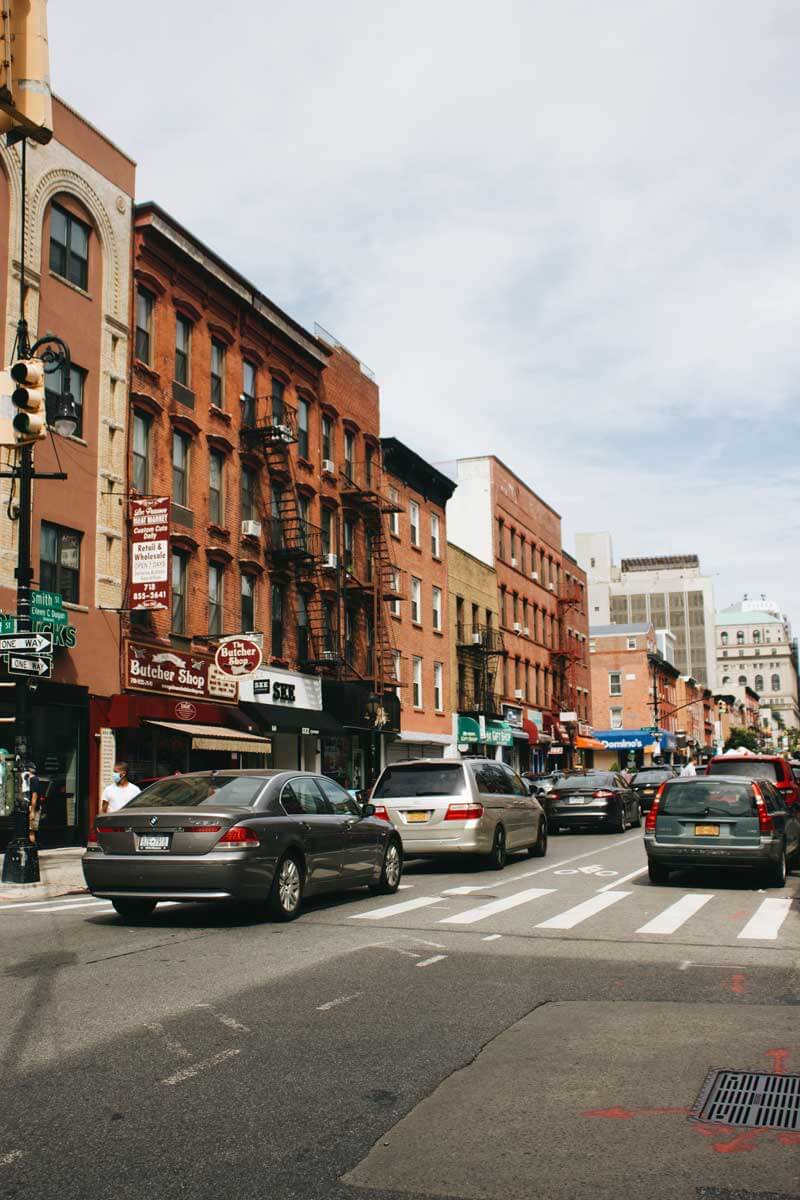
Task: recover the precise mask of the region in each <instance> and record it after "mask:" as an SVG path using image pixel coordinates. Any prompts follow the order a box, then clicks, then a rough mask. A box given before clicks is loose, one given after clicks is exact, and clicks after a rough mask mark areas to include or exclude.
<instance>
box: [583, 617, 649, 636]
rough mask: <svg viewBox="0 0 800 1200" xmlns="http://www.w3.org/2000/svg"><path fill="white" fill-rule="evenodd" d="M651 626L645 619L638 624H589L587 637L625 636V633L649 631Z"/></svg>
mask: <svg viewBox="0 0 800 1200" xmlns="http://www.w3.org/2000/svg"><path fill="white" fill-rule="evenodd" d="M652 628H653V627H652V625H650V624H649V623H648V622H647V621H644V622H642V623H640V624H638V625H590V627H589V637H593V638H595V637H625V635H626V634H628V635H630V634H633V633H649V631H650V630H651V629H652Z"/></svg>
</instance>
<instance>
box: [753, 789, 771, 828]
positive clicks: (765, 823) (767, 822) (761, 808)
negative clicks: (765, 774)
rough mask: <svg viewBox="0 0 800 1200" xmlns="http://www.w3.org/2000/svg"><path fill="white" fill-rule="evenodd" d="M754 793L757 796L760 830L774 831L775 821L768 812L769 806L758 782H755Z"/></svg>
mask: <svg viewBox="0 0 800 1200" xmlns="http://www.w3.org/2000/svg"><path fill="white" fill-rule="evenodd" d="M753 795H754V796H755V798H756V812H757V813H758V832H759V833H772V831H773V830H774V828H775V823H774V822H773V820H772V817H771V816H770V815H769V813H768V812H767V806H766V804H765V803H764V797H763V796H762V794H761V788H760V787H759V786H758V784H757V783H754V784H753Z"/></svg>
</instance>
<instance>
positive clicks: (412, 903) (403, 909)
mask: <svg viewBox="0 0 800 1200" xmlns="http://www.w3.org/2000/svg"><path fill="white" fill-rule="evenodd" d="M441 902H442V898H441V896H415V897H414V899H413V900H401V901H400V903H399V904H390V905H389V906H388V907H387V908H375V909H372V911H371V912H364V913H353V915H352V916H351V918H350V920H351V921H382V920H383V919H384V918H385V917H398V916H401V915H402V914H403V913H407V912H411V911H412V910H413V909H415V908H427V907H428V905H430V904H441Z"/></svg>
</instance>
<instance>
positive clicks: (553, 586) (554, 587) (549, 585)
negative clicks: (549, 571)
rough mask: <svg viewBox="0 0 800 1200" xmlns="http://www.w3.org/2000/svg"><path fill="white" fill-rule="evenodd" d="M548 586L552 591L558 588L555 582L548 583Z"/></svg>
mask: <svg viewBox="0 0 800 1200" xmlns="http://www.w3.org/2000/svg"><path fill="white" fill-rule="evenodd" d="M547 586H548V588H549V589H550V591H551V592H554V591H555V590H556V585H555V584H554V583H548V585H547Z"/></svg>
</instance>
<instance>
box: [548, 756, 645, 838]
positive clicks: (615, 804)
mask: <svg viewBox="0 0 800 1200" xmlns="http://www.w3.org/2000/svg"><path fill="white" fill-rule="evenodd" d="M544 805H545V812H546V813H547V827H548V829H549V830H550V832H551V833H558V831H559V830H560V829H562V828H563V827H564V826H567V827H568V828H570V829H576V828H593V829H610V830H611V832H612V833H624V832H625V830H626V829H627V827H628V826H629V825H635V826H637V827H638V826H640V825H641V823H642V810H641V806H640V804H639V798H638V796H637V795H636V793H635V792H634V791H633V789H632V788H631V787H629V785H628V784H627V783H626V782H625V780H624V779H623V778H622V776H621V775H617V774H613V773H612V772H611V771H587V772H586V774H585V775H569V776H567V778H566V779H562V780H561V781H560V783H558V784H557V785H556V786H555V787H554V788H553V790H552V792H550V794H549V795H548V796H546V797H545V798H544Z"/></svg>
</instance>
